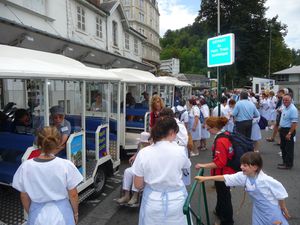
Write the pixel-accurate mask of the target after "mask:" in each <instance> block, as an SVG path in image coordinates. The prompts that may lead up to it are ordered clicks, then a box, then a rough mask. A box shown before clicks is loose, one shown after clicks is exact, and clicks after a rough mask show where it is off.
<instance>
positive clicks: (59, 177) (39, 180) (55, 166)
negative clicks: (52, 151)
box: [12, 157, 83, 225]
mask: <svg viewBox="0 0 300 225" xmlns="http://www.w3.org/2000/svg"><path fill="white" fill-rule="evenodd" d="M36 160H37V159H30V160H27V161H25V162H24V163H22V164H21V166H20V167H19V168H18V170H17V172H16V173H15V175H14V178H13V184H12V186H13V187H14V188H15V189H17V190H18V191H20V192H26V193H27V194H28V196H29V197H30V199H31V204H30V209H29V215H28V222H27V225H72V224H75V221H74V215H73V210H72V207H71V205H70V202H69V197H68V190H71V189H73V188H75V187H76V186H77V185H78V184H79V183H80V182H81V181H82V179H83V177H82V175H81V174H80V172H79V171H78V169H77V168H76V167H75V166H74V164H73V163H72V162H71V161H69V160H65V159H61V158H58V157H56V158H54V159H52V160H50V161H49V160H48V161H40V160H39V161H36Z"/></svg>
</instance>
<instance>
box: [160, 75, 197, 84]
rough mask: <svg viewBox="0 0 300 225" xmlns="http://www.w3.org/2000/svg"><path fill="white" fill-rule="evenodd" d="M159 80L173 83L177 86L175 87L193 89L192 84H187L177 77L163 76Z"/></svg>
mask: <svg viewBox="0 0 300 225" xmlns="http://www.w3.org/2000/svg"><path fill="white" fill-rule="evenodd" d="M158 78H159V79H161V80H165V81H168V82H172V83H173V84H175V86H179V87H191V86H192V85H191V84H189V83H187V82H184V81H180V80H178V79H177V78H176V77H170V76H163V77H158Z"/></svg>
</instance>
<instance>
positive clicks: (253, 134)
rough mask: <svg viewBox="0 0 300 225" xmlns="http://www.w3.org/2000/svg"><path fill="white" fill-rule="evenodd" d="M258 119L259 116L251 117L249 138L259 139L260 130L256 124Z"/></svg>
mask: <svg viewBox="0 0 300 225" xmlns="http://www.w3.org/2000/svg"><path fill="white" fill-rule="evenodd" d="M259 120H260V116H259V117H257V118H253V120H252V131H251V140H253V141H258V140H261V131H260V127H259V125H258V122H259Z"/></svg>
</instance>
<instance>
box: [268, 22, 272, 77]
mask: <svg viewBox="0 0 300 225" xmlns="http://www.w3.org/2000/svg"><path fill="white" fill-rule="evenodd" d="M269 36H270V40H269V71H268V78H269V79H270V76H271V52H272V24H271V23H270V35H269Z"/></svg>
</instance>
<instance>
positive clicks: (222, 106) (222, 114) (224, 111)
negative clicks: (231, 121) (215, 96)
mask: <svg viewBox="0 0 300 225" xmlns="http://www.w3.org/2000/svg"><path fill="white" fill-rule="evenodd" d="M212 115H213V116H218V106H216V107H215V108H214V110H213V112H212ZM226 115H227V111H226V108H225V106H224V105H223V104H221V116H226Z"/></svg>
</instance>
